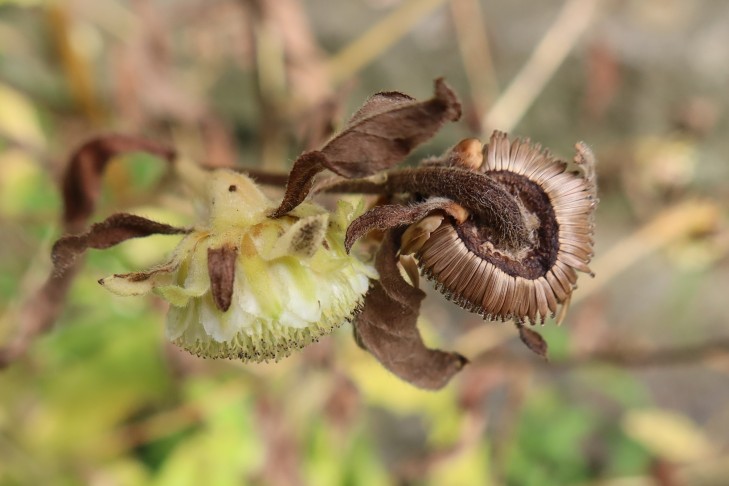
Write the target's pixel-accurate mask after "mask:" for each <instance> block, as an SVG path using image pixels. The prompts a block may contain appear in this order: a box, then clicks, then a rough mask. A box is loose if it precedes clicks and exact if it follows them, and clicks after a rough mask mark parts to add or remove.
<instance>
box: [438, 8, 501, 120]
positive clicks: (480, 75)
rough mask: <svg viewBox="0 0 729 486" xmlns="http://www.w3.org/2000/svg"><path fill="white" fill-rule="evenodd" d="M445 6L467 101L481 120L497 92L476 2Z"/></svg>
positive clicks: (482, 22)
mask: <svg viewBox="0 0 729 486" xmlns="http://www.w3.org/2000/svg"><path fill="white" fill-rule="evenodd" d="M449 3H450V7H451V16H452V17H453V27H454V30H455V33H456V38H457V40H458V50H459V51H460V53H461V59H462V60H463V68H464V71H465V73H466V77H467V79H468V84H469V87H470V93H471V98H472V101H473V104H474V105H475V108H476V116H477V118H478V119H481V117H483V115H484V113H485V112H486V108H487V107H488V106H489V105H490V104H491V102H492V101H493V99H494V98H495V97H496V95H497V93H498V90H499V87H498V81H497V79H496V70H495V69H494V61H493V57H492V56H491V46H490V45H489V37H488V33H487V31H486V23H485V22H484V18H483V13H482V12H481V5H480V3H479V2H478V0H450V2H449Z"/></svg>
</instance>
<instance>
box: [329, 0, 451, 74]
mask: <svg viewBox="0 0 729 486" xmlns="http://www.w3.org/2000/svg"><path fill="white" fill-rule="evenodd" d="M444 1H445V0H408V1H407V2H405V3H403V4H402V5H401V6H399V7H397V8H396V9H395V10H393V11H392V12H391V13H390V14H389V15H388V16H386V17H385V18H383V19H382V20H380V21H379V22H378V23H376V24H375V25H373V26H372V27H371V28H370V29H369V30H368V31H367V32H365V33H364V34H362V35H361V36H359V37H358V38H357V39H355V40H354V41H353V42H352V43H351V44H349V45H348V46H346V47H345V48H344V49H342V50H341V51H339V52H338V53H337V54H335V55H334V56H332V58H331V59H330V60H329V75H330V76H331V79H332V82H334V83H339V82H341V81H344V80H346V79H349V78H350V77H352V76H353V75H354V74H356V73H357V71H359V70H360V69H362V68H363V67H365V66H366V65H368V64H369V63H370V62H372V61H373V60H375V59H377V58H378V57H379V56H381V55H382V53H383V52H385V51H386V50H387V49H389V48H390V47H391V46H392V45H393V44H395V43H396V42H397V41H399V40H400V39H402V38H403V37H404V36H405V34H407V33H408V32H409V31H410V29H412V28H413V26H415V25H416V24H417V23H418V22H420V21H421V20H422V19H423V18H424V17H425V16H426V15H428V14H429V13H430V12H432V11H433V10H435V9H436V7H438V6H440V5H441V4H442V3H443V2H444Z"/></svg>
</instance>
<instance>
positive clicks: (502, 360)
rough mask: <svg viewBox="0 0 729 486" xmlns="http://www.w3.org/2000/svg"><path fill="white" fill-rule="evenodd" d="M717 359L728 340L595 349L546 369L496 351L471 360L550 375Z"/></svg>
mask: <svg viewBox="0 0 729 486" xmlns="http://www.w3.org/2000/svg"><path fill="white" fill-rule="evenodd" d="M717 358H729V338H724V339H713V340H711V341H708V342H704V343H699V344H694V345H690V346H679V347H672V348H664V349H644V348H634V349H630V348H627V347H620V349H598V350H595V351H592V352H590V353H587V354H584V355H579V356H570V357H566V358H560V359H555V360H551V361H550V362H549V365H548V366H545V365H544V360H541V359H538V358H533V357H532V355H530V354H527V353H521V352H515V351H509V350H508V349H504V348H503V347H498V348H494V349H490V350H488V351H485V352H483V353H481V354H479V355H478V356H476V357H474V358H472V359H471V363H473V364H475V365H490V364H507V365H524V366H529V367H534V368H539V369H542V370H546V371H549V370H570V369H574V368H582V367H585V366H595V365H612V366H619V367H624V368H651V367H665V366H681V365H686V364H697V363H707V362H710V361H712V360H715V359H717Z"/></svg>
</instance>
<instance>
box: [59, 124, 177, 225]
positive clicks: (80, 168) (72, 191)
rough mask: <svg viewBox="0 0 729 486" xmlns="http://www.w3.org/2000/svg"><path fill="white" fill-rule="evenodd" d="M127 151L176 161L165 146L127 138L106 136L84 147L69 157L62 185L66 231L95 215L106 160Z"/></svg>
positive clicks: (173, 154)
mask: <svg viewBox="0 0 729 486" xmlns="http://www.w3.org/2000/svg"><path fill="white" fill-rule="evenodd" d="M129 152H148V153H150V154H153V155H157V156H159V157H162V158H163V159H165V160H167V161H169V162H172V161H173V160H174V158H175V151H174V150H173V149H172V148H170V147H168V146H166V145H163V144H159V143H157V142H152V141H150V140H146V139H143V138H140V137H134V136H128V135H105V136H101V137H97V138H93V139H91V140H89V141H88V142H86V143H85V144H83V145H82V146H81V147H79V148H78V149H77V150H76V151H75V152H74V153H73V155H72V156H71V160H70V161H69V163H68V166H67V167H66V171H65V173H64V176H63V181H62V183H61V184H62V187H61V190H62V193H63V207H64V213H63V221H64V223H65V225H66V227H67V229H68V230H69V231H72V232H76V231H79V230H80V229H81V228H83V226H84V224H85V223H86V220H87V219H88V218H89V217H90V216H91V214H92V213H93V212H94V207H95V205H96V200H97V199H98V197H99V192H100V189H101V179H102V176H103V174H104V169H105V168H106V165H107V164H108V163H109V161H110V160H111V159H112V158H113V157H115V156H117V155H120V154H123V153H129Z"/></svg>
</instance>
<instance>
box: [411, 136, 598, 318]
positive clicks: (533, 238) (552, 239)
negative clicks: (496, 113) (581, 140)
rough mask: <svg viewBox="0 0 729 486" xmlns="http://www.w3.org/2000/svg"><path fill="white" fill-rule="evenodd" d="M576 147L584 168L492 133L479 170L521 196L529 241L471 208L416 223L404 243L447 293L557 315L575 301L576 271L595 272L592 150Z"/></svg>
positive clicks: (485, 304)
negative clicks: (512, 238) (496, 228)
mask: <svg viewBox="0 0 729 486" xmlns="http://www.w3.org/2000/svg"><path fill="white" fill-rule="evenodd" d="M464 142H465V141H464ZM464 142H462V144H463V143H464ZM459 145H461V144H459ZM576 148H577V156H576V157H575V162H576V164H577V165H578V168H579V169H580V171H579V172H576V171H567V164H566V163H565V162H562V161H559V160H557V159H555V158H554V157H552V156H551V155H550V154H549V153H548V152H546V151H544V150H542V149H541V147H540V146H538V145H532V144H531V143H529V141H528V140H520V139H516V140H514V141H513V142H510V141H509V139H508V137H507V135H506V134H505V133H501V132H494V134H493V135H492V136H491V140H490V141H489V144H488V145H487V146H486V147H485V149H484V163H483V165H481V166H480V167H479V169H478V170H480V171H482V172H484V173H485V174H487V175H488V176H490V177H491V178H493V179H494V180H495V181H497V183H498V184H500V185H501V186H502V187H503V188H504V189H505V190H506V191H508V193H509V194H511V195H512V196H513V197H514V198H515V200H516V201H517V203H518V206H519V210H520V212H521V217H522V220H523V221H524V224H525V226H526V228H527V230H528V232H529V235H528V238H527V239H526V241H520V242H518V243H516V244H514V243H509V242H505V241H504V240H503V239H501V238H499V237H498V235H496V234H494V233H493V229H492V227H491V226H490V225H488V224H486V222H485V221H481V220H480V219H479V217H478V216H477V215H470V216H469V217H468V218H467V219H466V220H465V221H463V222H459V221H455V220H454V219H453V218H452V217H447V218H443V219H442V220H441V221H440V224H439V226H438V227H437V228H435V229H433V228H432V223H433V222H434V221H435V220H427V222H426V220H423V222H422V223H423V224H421V223H418V224H416V225H413V226H411V228H413V229H412V230H411V228H409V229H408V231H411V234H408V232H406V234H405V235H404V236H406V238H405V241H404V242H403V243H404V246H405V247H406V248H404V249H405V250H410V251H415V252H416V256H417V257H418V260H419V264H420V267H421V269H422V271H423V273H424V274H425V275H426V276H427V277H428V278H430V279H431V280H433V281H435V283H436V287H437V288H438V289H439V290H440V291H441V292H443V293H444V294H445V295H446V297H448V298H449V299H451V300H453V301H455V302H456V303H458V304H459V305H461V306H462V307H464V308H466V309H469V310H471V311H473V312H477V313H479V314H482V315H483V316H484V317H486V318H489V319H500V320H506V319H510V318H514V319H516V320H517V321H523V320H529V321H531V322H532V323H535V322H537V321H540V322H543V321H544V319H545V318H546V317H547V316H548V315H551V316H554V315H555V314H556V313H557V310H558V307H559V306H560V305H566V304H567V303H568V302H569V298H570V296H571V293H572V290H573V289H574V287H575V283H576V281H577V273H576V271H580V272H586V273H590V269H589V267H588V263H589V261H590V259H591V257H592V246H593V239H592V235H593V213H594V209H595V206H596V204H597V197H596V187H595V177H594V157H593V156H592V153H591V152H590V151H589V149H588V148H587V146H586V145H585V144H578V145H577V147H576Z"/></svg>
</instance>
